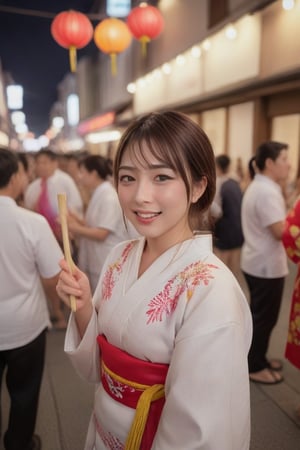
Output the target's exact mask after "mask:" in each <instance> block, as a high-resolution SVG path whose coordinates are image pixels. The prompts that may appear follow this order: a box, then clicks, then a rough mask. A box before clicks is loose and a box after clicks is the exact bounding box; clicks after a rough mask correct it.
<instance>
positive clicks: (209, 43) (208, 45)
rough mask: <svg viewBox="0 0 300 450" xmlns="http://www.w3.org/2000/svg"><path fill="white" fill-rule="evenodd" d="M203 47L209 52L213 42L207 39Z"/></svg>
mask: <svg viewBox="0 0 300 450" xmlns="http://www.w3.org/2000/svg"><path fill="white" fill-rule="evenodd" d="M202 46H203V48H204V50H205V51H206V52H207V51H208V50H209V49H210V47H211V42H210V41H209V40H208V39H205V41H204V42H203V44H202Z"/></svg>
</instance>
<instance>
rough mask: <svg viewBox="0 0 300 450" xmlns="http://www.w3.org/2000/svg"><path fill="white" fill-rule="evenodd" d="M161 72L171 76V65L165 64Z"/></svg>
mask: <svg viewBox="0 0 300 450" xmlns="http://www.w3.org/2000/svg"><path fill="white" fill-rule="evenodd" d="M161 70H162V71H163V73H164V74H165V75H170V73H171V72H172V67H171V64H168V63H165V64H163V66H162V68H161Z"/></svg>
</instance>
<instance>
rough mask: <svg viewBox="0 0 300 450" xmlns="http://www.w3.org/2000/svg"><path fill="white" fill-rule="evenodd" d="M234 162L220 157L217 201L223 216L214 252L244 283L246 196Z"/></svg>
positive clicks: (219, 219)
mask: <svg viewBox="0 0 300 450" xmlns="http://www.w3.org/2000/svg"><path fill="white" fill-rule="evenodd" d="M230 162H231V160H230V158H229V156H228V155H218V156H217V157H216V169H217V191H216V196H215V202H216V203H218V206H219V215H218V217H216V218H215V226H214V251H215V253H216V255H217V256H218V257H219V258H220V259H221V260H222V261H223V262H224V263H225V264H226V265H227V267H229V269H230V270H231V271H232V272H233V274H234V275H235V276H236V278H237V279H238V280H239V281H240V280H241V276H242V274H241V267H240V254H241V247H242V244H243V242H244V237H243V232H242V222H241V205H242V196H243V194H242V191H241V188H240V186H239V183H238V182H237V180H235V179H234V178H233V177H232V176H231V175H230ZM212 213H213V212H212Z"/></svg>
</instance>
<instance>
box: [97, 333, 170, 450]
mask: <svg viewBox="0 0 300 450" xmlns="http://www.w3.org/2000/svg"><path fill="white" fill-rule="evenodd" d="M97 342H98V345H99V348H100V353H101V358H102V361H103V363H104V364H105V365H106V366H107V367H108V368H109V369H110V370H111V371H112V372H114V373H115V374H117V375H119V376H120V377H122V378H125V379H127V380H129V381H131V382H134V383H139V384H145V385H148V386H152V385H153V384H165V379H166V376H167V372H168V368H169V366H168V364H160V363H152V362H149V361H144V360H142V359H138V358H135V357H134V356H132V355H129V353H126V352H124V351H123V350H121V349H119V348H118V347H115V346H114V345H112V344H110V343H109V342H108V341H107V339H106V337H105V336H103V335H99V336H98V337H97ZM101 380H102V384H103V387H104V389H105V390H106V392H107V393H108V394H109V395H110V397H112V398H113V399H114V400H116V401H117V402H119V403H122V404H124V405H126V406H129V407H130V408H136V405H137V402H138V399H139V397H140V395H141V394H142V392H143V391H137V390H132V389H130V388H129V389H127V388H126V386H125V385H124V384H121V383H118V382H115V383H114V386H116V385H121V386H122V387H123V388H124V387H125V389H123V390H122V395H121V396H120V394H119V391H118V390H117V389H110V388H109V384H108V381H107V377H106V376H105V373H104V371H102V374H101ZM164 403H165V398H161V399H159V400H155V401H154V402H152V403H151V406H150V410H149V415H148V419H147V424H146V427H145V431H144V434H143V439H142V443H141V447H140V448H141V450H150V448H151V446H152V442H153V439H154V436H155V433H156V430H157V427H158V423H159V419H160V416H161V412H162V409H163V406H164Z"/></svg>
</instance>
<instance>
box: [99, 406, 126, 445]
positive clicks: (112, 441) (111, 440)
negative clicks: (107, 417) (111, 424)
mask: <svg viewBox="0 0 300 450" xmlns="http://www.w3.org/2000/svg"><path fill="white" fill-rule="evenodd" d="M94 423H95V427H96V430H97V433H98V434H99V436H100V438H101V440H102V441H103V444H104V445H105V447H106V448H108V449H110V450H124V448H125V446H124V445H123V444H122V442H121V441H120V440H119V439H118V438H117V437H116V436H114V435H113V434H111V433H110V432H109V431H106V430H105V429H104V428H103V427H102V425H101V424H100V422H99V421H98V419H97V417H96V414H95V413H94Z"/></svg>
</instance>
